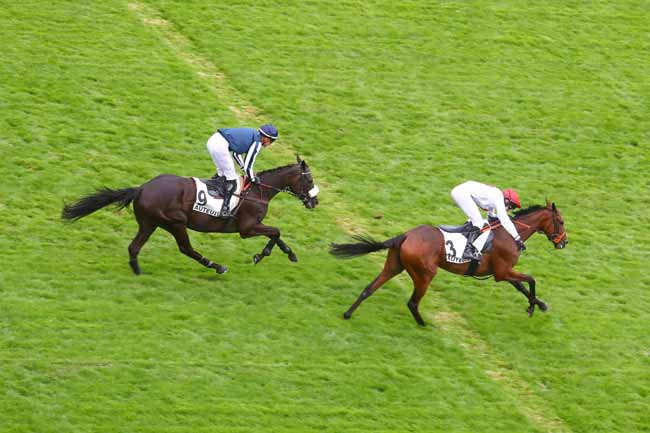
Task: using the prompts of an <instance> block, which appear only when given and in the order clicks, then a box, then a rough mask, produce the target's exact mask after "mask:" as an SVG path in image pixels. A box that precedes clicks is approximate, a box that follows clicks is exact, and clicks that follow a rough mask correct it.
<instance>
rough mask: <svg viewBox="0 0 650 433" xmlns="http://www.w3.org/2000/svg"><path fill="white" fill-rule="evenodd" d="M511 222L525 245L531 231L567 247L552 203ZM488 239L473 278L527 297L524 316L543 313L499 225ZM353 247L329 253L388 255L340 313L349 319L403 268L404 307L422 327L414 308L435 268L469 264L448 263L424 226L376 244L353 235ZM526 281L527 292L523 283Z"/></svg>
mask: <svg viewBox="0 0 650 433" xmlns="http://www.w3.org/2000/svg"><path fill="white" fill-rule="evenodd" d="M513 222H514V224H515V226H516V227H517V231H518V232H519V235H520V236H521V238H522V239H523V240H524V241H525V240H526V239H528V238H529V237H531V236H532V235H533V234H534V233H536V232H539V233H545V234H546V237H547V238H548V239H549V240H550V241H551V242H552V243H553V244H554V245H555V248H564V247H565V246H566V244H567V243H568V239H567V234H566V231H565V229H564V219H563V218H562V214H561V213H560V211H559V209H558V208H557V207H555V203H549V202H548V200H547V202H546V206H539V205H536V206H531V207H529V208H527V209H522V210H520V211H518V212H516V213H515V216H514V218H513ZM492 230H493V234H494V239H493V241H492V245H493V247H492V250H491V251H489V252H485V253H484V254H483V258H482V259H481V262H480V264H479V265H478V268H476V271H475V273H474V276H477V277H480V276H494V279H495V280H496V281H504V280H505V281H508V282H509V283H510V284H512V285H513V286H515V288H516V289H517V290H519V291H520V292H521V293H523V294H524V296H526V298H528V309H527V312H528V315H529V316H532V315H533V312H534V311H535V305H537V306H539V308H540V309H541V310H542V311H546V310H547V308H548V307H547V306H546V304H545V303H544V302H543V301H542V300H541V299H538V298H537V297H536V296H535V279H534V278H533V277H532V276H530V275H526V274H522V273H519V272H517V271H515V270H514V269H513V267H514V266H515V265H516V264H517V260H518V259H519V251H518V250H517V245H516V244H515V241H514V239H512V236H510V235H509V234H508V233H507V232H506V231H505V229H503V227H501V226H500V224H499V223H498V222H497V223H493V224H492ZM355 239H356V240H357V241H359V242H358V243H351V244H340V245H339V244H332V246H331V250H330V253H331V254H333V255H334V256H336V257H338V258H352V257H357V256H361V255H364V254H368V253H371V252H374V251H379V250H383V249H388V257H387V258H386V262H385V263H384V269H383V270H382V271H381V273H380V274H379V275H378V276H377V278H375V279H374V280H373V281H372V282H371V283H370V284H369V285H368V286H367V287H366V288H365V289H364V290H363V291H362V292H361V295H359V298H358V299H357V300H356V302H354V304H352V306H351V307H350V308H349V309H348V310H347V311H346V312H345V314H344V315H343V317H345V318H346V319H349V318H350V317H352V313H353V312H354V310H356V309H357V307H359V305H360V304H361V303H362V302H363V301H364V300H365V299H366V298H368V297H369V296H370V295H372V294H373V293H374V292H375V290H377V289H378V288H379V287H381V286H382V285H383V284H384V283H385V282H386V281H388V280H390V279H391V278H393V277H394V276H396V275H397V274H399V273H401V272H402V271H403V270H404V269H406V271H407V272H408V273H409V275H410V276H411V279H412V280H413V294H412V295H411V298H410V299H409V301H408V303H407V304H406V305H407V306H408V308H409V310H410V311H411V314H412V315H413V317H414V318H415V321H416V322H417V323H418V324H419V325H422V326H424V320H422V316H420V312H419V311H418V306H419V304H420V300H421V299H422V297H423V296H424V294H425V293H426V292H427V288H428V287H429V284H430V283H431V280H432V279H433V277H434V276H435V275H436V272H437V271H438V268H442V269H444V270H446V271H449V272H453V273H454V274H461V275H462V274H465V273H466V272H467V270H468V268H469V266H470V265H469V263H460V264H459V263H451V262H448V261H447V259H446V254H445V245H444V237H443V235H442V232H441V231H440V229H439V228H437V227H433V226H430V225H422V226H419V227H415V228H413V229H411V230H409V231H407V232H406V233H404V234H402V235H399V236H397V237H394V238H392V239H389V240H387V241H384V242H378V241H375V240H373V239H371V238H367V237H363V236H356V237H355ZM524 281H525V282H527V283H528V287H529V288H530V291H529V290H527V289H526V288H525V287H524V285H523V282H524Z"/></svg>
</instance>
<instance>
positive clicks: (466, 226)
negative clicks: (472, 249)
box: [438, 221, 474, 237]
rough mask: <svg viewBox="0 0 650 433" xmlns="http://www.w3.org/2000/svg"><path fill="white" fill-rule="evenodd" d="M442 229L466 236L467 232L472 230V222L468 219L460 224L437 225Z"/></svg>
mask: <svg viewBox="0 0 650 433" xmlns="http://www.w3.org/2000/svg"><path fill="white" fill-rule="evenodd" d="M438 227H440V228H441V229H442V230H444V231H446V232H447V233H462V234H463V236H465V237H467V234H468V233H469V232H470V231H472V227H474V226H473V225H472V223H471V222H470V221H467V222H466V223H465V224H463V225H462V226H449V225H439V226H438Z"/></svg>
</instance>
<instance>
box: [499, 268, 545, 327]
mask: <svg viewBox="0 0 650 433" xmlns="http://www.w3.org/2000/svg"><path fill="white" fill-rule="evenodd" d="M506 280H507V281H508V282H510V284H512V285H513V286H515V288H516V289H517V290H519V291H520V292H521V293H523V294H524V296H525V297H526V298H527V299H528V308H527V309H526V312H527V313H528V316H529V317H532V315H533V313H534V312H535V305H537V306H538V307H539V309H540V310H542V311H546V310H548V306H547V305H546V304H545V303H544V301H542V300H541V299H537V296H536V295H535V279H534V278H533V277H532V276H530V275H526V274H519V273H514V274H513V275H512V276H510V277H509V278H506ZM523 281H525V282H527V283H528V287H529V288H530V291H529V290H526V287H524V285H523V283H522V282H523Z"/></svg>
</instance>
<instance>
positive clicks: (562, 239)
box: [537, 200, 569, 249]
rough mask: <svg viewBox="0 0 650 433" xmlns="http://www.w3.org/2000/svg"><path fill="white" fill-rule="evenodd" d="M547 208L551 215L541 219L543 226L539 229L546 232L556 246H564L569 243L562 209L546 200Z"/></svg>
mask: <svg viewBox="0 0 650 433" xmlns="http://www.w3.org/2000/svg"><path fill="white" fill-rule="evenodd" d="M546 210H547V211H548V212H547V213H548V214H549V217H547V218H544V220H543V221H541V226H540V228H539V229H538V230H537V231H538V232H539V233H544V234H545V235H546V237H547V238H548V240H549V241H551V242H553V245H555V248H559V249H561V248H564V247H566V244H568V243H569V239H568V238H567V234H566V230H565V229H564V218H562V214H561V213H560V210H559V209H558V208H557V207H555V203H551V202H549V201H548V200H546Z"/></svg>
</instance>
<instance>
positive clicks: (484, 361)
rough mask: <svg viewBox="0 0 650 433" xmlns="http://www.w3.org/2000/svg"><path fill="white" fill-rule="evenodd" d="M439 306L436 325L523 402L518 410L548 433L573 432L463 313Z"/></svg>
mask: <svg viewBox="0 0 650 433" xmlns="http://www.w3.org/2000/svg"><path fill="white" fill-rule="evenodd" d="M400 283H401V282H400ZM436 304H437V305H438V306H439V307H440V310H439V311H438V312H437V313H432V314H431V315H430V317H431V318H432V320H433V322H434V324H435V326H437V327H438V328H440V329H442V330H443V331H444V332H445V334H447V335H449V336H450V337H451V338H452V339H453V340H454V341H457V342H458V344H459V345H460V347H462V348H463V350H464V351H465V353H466V354H467V358H469V359H472V360H474V362H476V363H477V364H478V365H479V366H481V368H482V369H483V370H485V372H486V374H487V376H488V377H489V378H490V379H492V380H493V381H494V382H496V383H498V384H499V385H500V386H501V388H502V389H505V390H506V391H507V394H509V395H511V396H513V397H514V398H515V399H516V400H517V401H518V402H519V403H520V405H519V406H518V408H517V409H518V411H519V412H520V413H522V414H523V415H524V416H525V417H526V418H527V419H528V421H530V423H531V424H532V425H534V426H536V427H538V428H540V429H541V430H542V431H546V432H558V433H559V432H570V431H571V429H570V428H569V427H568V426H567V425H566V424H564V422H563V421H562V419H561V418H560V417H558V416H557V414H555V412H554V411H553V409H552V408H551V407H550V406H549V405H547V404H546V402H545V401H544V399H543V398H541V397H539V396H538V395H537V394H536V393H535V392H534V390H533V388H532V386H534V385H531V384H530V383H528V382H526V381H525V380H524V379H522V378H521V377H520V376H519V375H518V374H517V372H516V371H515V370H514V369H512V368H510V367H509V366H508V362H507V361H506V360H504V359H503V358H502V357H501V356H500V355H499V354H498V353H496V352H495V351H494V350H492V349H491V348H490V346H489V344H487V343H486V342H485V341H484V340H483V339H482V338H481V337H480V335H478V334H477V333H475V332H473V331H472V330H471V328H470V326H469V325H468V323H467V322H466V321H465V319H464V318H463V317H462V315H461V314H459V313H453V312H450V311H451V308H449V306H447V305H445V303H444V302H441V300H440V299H437V300H436ZM537 386H539V387H540V388H543V387H544V384H543V383H540V384H538V385H537Z"/></svg>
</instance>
